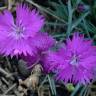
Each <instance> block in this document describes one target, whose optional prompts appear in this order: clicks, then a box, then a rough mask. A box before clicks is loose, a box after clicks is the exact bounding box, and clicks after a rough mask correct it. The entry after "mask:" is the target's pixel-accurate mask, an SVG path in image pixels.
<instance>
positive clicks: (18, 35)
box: [9, 25, 25, 39]
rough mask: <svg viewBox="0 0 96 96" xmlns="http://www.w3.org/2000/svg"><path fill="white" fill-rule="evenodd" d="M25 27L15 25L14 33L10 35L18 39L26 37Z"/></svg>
mask: <svg viewBox="0 0 96 96" xmlns="http://www.w3.org/2000/svg"><path fill="white" fill-rule="evenodd" d="M24 31H25V29H24V27H23V26H17V25H13V27H12V33H10V34H9V36H12V37H14V38H16V39H19V38H22V37H24V34H23V33H24Z"/></svg>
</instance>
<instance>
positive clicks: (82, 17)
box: [69, 0, 89, 29]
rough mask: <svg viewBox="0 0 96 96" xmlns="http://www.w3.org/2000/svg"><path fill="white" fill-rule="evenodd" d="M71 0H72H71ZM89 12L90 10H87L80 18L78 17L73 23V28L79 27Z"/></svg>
mask: <svg viewBox="0 0 96 96" xmlns="http://www.w3.org/2000/svg"><path fill="white" fill-rule="evenodd" d="M69 1H70V0H69ZM88 14H89V12H86V13H85V14H83V15H81V16H80V18H79V19H77V20H76V21H75V22H74V23H73V25H72V29H74V28H75V27H77V26H78V25H79V24H80V23H81V21H82V20H83V19H84V18H85V17H86V16H87V15H88Z"/></svg>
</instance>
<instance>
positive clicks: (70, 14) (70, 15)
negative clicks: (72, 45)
mask: <svg viewBox="0 0 96 96" xmlns="http://www.w3.org/2000/svg"><path fill="white" fill-rule="evenodd" d="M68 13H69V15H68V28H67V33H66V35H67V38H69V36H70V33H71V28H72V13H73V10H72V6H71V0H68Z"/></svg>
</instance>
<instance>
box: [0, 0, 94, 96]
mask: <svg viewBox="0 0 96 96" xmlns="http://www.w3.org/2000/svg"><path fill="white" fill-rule="evenodd" d="M17 3H26V4H27V5H28V6H29V7H30V8H36V9H37V10H39V11H40V12H41V14H43V15H44V16H45V18H46V21H45V25H44V27H43V28H42V31H43V32H49V33H50V34H51V35H52V36H53V37H54V38H56V39H57V40H58V42H59V41H60V42H61V41H64V40H65V39H66V38H69V36H71V35H72V33H73V32H80V33H83V34H85V37H87V38H88V39H93V41H94V44H96V0H0V11H1V12H2V10H4V9H8V10H10V11H11V12H13V14H14V16H15V7H16V4H17ZM95 74H96V73H95ZM46 78H47V79H46ZM46 78H45V79H44V80H45V81H46V82H47V81H48V82H49V85H50V88H49V90H51V95H48V94H47V95H40V96H96V83H95V82H94V81H92V83H91V84H90V85H86V86H80V85H73V84H67V85H65V84H64V83H63V82H62V84H57V85H56V84H55V81H54V80H53V79H52V76H51V75H48V76H46ZM45 81H43V82H41V83H42V84H44V83H45ZM48 82H47V83H48ZM58 85H59V86H58ZM45 89H46V88H45ZM0 96H1V95H0ZM2 96H3V95H2ZM17 96H19V95H17ZM20 96H21V95H20ZM28 96H29V95H28ZM30 96H37V95H30Z"/></svg>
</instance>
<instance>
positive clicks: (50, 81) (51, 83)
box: [48, 75, 56, 96]
mask: <svg viewBox="0 0 96 96" xmlns="http://www.w3.org/2000/svg"><path fill="white" fill-rule="evenodd" d="M48 80H49V84H50V88H51V91H52V95H54V96H56V86H55V82H54V80H53V78H52V77H50V76H49V75H48Z"/></svg>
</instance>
